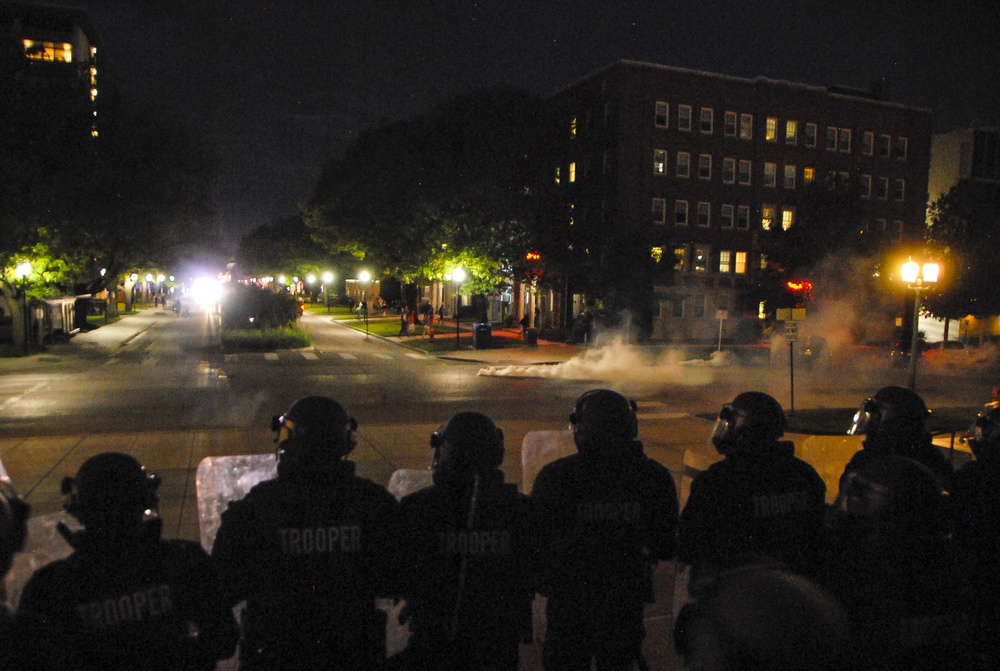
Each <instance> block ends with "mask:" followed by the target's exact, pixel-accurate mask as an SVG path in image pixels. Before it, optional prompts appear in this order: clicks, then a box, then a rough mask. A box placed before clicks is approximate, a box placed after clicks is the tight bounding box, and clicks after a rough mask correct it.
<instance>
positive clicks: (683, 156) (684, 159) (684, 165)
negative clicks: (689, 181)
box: [677, 151, 691, 177]
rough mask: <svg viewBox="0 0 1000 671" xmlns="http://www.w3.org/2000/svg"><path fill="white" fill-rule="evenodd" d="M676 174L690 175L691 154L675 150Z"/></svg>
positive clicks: (679, 175) (680, 175)
mask: <svg viewBox="0 0 1000 671" xmlns="http://www.w3.org/2000/svg"><path fill="white" fill-rule="evenodd" d="M677 176H678V177H690V176H691V154H689V153H688V152H686V151H679V152H677Z"/></svg>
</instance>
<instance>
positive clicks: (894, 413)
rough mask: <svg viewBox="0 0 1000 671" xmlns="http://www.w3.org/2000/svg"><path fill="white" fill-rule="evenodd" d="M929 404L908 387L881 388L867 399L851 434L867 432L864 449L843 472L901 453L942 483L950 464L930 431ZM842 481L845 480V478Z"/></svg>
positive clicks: (948, 471)
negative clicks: (934, 441)
mask: <svg viewBox="0 0 1000 671" xmlns="http://www.w3.org/2000/svg"><path fill="white" fill-rule="evenodd" d="M930 414H931V413H930V411H929V410H928V409H927V404H926V403H924V399H922V398H921V397H920V395H919V394H917V393H916V392H913V391H911V390H909V389H907V388H905V387H895V386H890V387H882V388H881V389H879V390H878V392H876V393H875V395H874V396H872V397H869V398H866V399H865V400H864V401H862V403H861V407H860V408H859V409H858V412H857V413H856V414H855V415H854V424H853V425H852V426H851V428H850V430H849V431H848V434H850V435H853V436H857V435H864V436H865V439H864V442H863V443H862V445H863V449H861V450H859V451H858V452H856V453H855V454H854V456H853V457H851V460H850V461H849V462H848V464H847V466H846V467H845V468H844V473H845V474H846V473H847V472H849V471H852V470H854V469H856V468H859V467H860V466H861V465H863V464H865V463H867V462H868V461H869V460H871V459H877V458H879V457H881V456H885V455H887V454H898V455H899V456H901V457H908V458H910V459H914V460H916V461H919V462H920V463H922V464H923V465H924V466H926V467H927V468H929V469H930V470H931V472H932V473H934V475H935V476H937V478H938V482H939V483H940V484H941V485H945V484H946V483H947V480H948V478H949V477H950V476H951V471H952V468H951V464H949V463H948V460H947V459H945V458H944V455H943V454H941V451H940V450H938V449H937V448H936V447H934V444H933V443H932V442H931V434H930V432H929V431H927V417H928V416H930ZM842 480H843V479H842Z"/></svg>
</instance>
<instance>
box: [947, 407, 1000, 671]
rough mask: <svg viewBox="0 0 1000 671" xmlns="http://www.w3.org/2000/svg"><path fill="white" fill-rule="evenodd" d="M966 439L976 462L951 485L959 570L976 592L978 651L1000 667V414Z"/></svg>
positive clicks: (985, 417)
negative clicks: (998, 625) (960, 569)
mask: <svg viewBox="0 0 1000 671" xmlns="http://www.w3.org/2000/svg"><path fill="white" fill-rule="evenodd" d="M967 440H968V443H969V447H970V448H971V449H972V453H973V454H974V455H975V460H974V461H970V462H969V463H967V464H965V465H964V466H963V467H962V468H961V469H959V470H958V471H957V472H956V473H955V474H954V475H953V476H952V478H951V480H950V482H949V486H948V491H949V494H950V496H949V501H950V504H951V512H952V524H953V529H952V533H953V538H954V543H955V553H956V555H957V556H958V565H959V566H960V567H961V568H962V569H963V572H964V573H965V575H966V578H967V579H968V580H969V582H970V584H971V585H972V587H973V590H974V591H973V598H972V601H971V606H972V616H973V625H974V628H973V633H974V635H975V645H976V649H977V650H978V651H979V652H980V654H981V656H982V657H983V658H984V659H985V660H987V661H989V662H990V664H991V666H992V667H993V668H1000V629H998V627H997V623H998V622H1000V409H998V408H997V407H996V406H994V407H992V408H990V409H988V410H987V411H986V412H984V413H982V414H980V415H979V417H977V418H976V422H975V424H973V426H972V428H971V429H970V431H969V435H968V438H967Z"/></svg>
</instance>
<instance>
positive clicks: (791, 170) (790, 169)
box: [785, 165, 795, 189]
mask: <svg viewBox="0 0 1000 671" xmlns="http://www.w3.org/2000/svg"><path fill="white" fill-rule="evenodd" d="M785 188H786V189H794V188H795V166H794V165H786V166H785Z"/></svg>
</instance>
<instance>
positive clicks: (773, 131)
mask: <svg viewBox="0 0 1000 671" xmlns="http://www.w3.org/2000/svg"><path fill="white" fill-rule="evenodd" d="M764 139H765V140H766V141H768V142H777V141H778V120H777V119H775V118H774V117H773V116H769V117H767V125H766V126H765V127H764Z"/></svg>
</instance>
